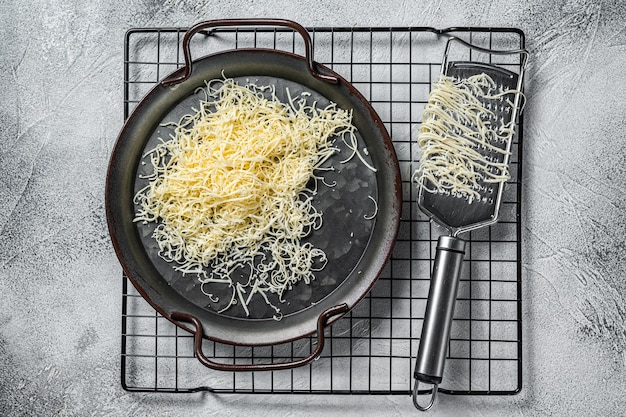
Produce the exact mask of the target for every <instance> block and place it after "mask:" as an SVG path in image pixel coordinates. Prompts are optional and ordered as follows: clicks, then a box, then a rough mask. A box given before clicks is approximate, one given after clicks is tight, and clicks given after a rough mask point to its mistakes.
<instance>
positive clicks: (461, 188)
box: [414, 73, 517, 203]
mask: <svg viewBox="0 0 626 417" xmlns="http://www.w3.org/2000/svg"><path fill="white" fill-rule="evenodd" d="M515 93H517V91H514V90H506V91H504V90H502V88H500V87H497V86H496V83H495V82H494V81H493V79H492V78H491V77H489V76H488V75H486V74H484V73H483V74H478V75H475V76H472V77H469V78H467V79H463V80H457V79H454V78H451V77H447V76H441V77H440V79H439V80H438V81H437V82H435V83H434V85H433V90H432V92H431V93H430V96H429V101H428V103H427V105H426V107H425V108H424V112H423V116H422V125H421V127H420V130H419V135H418V144H419V146H420V148H421V151H422V154H421V157H420V166H419V169H418V170H417V171H416V172H415V174H414V180H415V181H417V182H418V183H419V184H420V185H421V186H422V187H423V188H424V189H425V190H426V191H428V192H431V193H445V194H449V195H454V196H457V197H461V198H466V199H468V200H469V202H470V203H471V202H472V201H474V200H478V201H483V200H485V201H486V199H487V197H485V194H487V193H485V191H486V187H487V186H488V185H480V183H481V182H482V183H483V184H498V183H501V182H505V181H506V180H507V179H508V178H509V170H508V164H505V163H499V162H498V160H499V159H500V158H494V157H493V156H491V157H490V156H488V155H485V154H486V153H488V152H492V153H494V154H496V155H508V154H509V151H508V150H507V149H506V146H504V147H503V146H502V144H503V143H507V142H508V141H509V140H510V138H511V136H512V135H513V133H514V129H513V126H514V121H513V120H511V121H510V122H508V123H503V121H502V120H501V119H500V120H496V119H495V114H494V112H493V111H491V110H490V109H489V108H487V107H485V105H484V104H483V103H484V101H485V100H496V102H498V101H499V102H500V103H501V104H500V105H501V106H504V104H502V102H503V101H504V100H505V99H506V96H507V95H510V94H515ZM512 105H513V104H512V103H510V101H508V100H507V106H512ZM488 106H490V104H489V105H488ZM503 108H504V107H503ZM498 124H499V126H497V125H498ZM494 125H496V126H497V127H496V126H494ZM497 144H500V146H497ZM485 150H487V151H488V152H485Z"/></svg>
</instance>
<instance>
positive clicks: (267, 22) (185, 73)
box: [161, 19, 338, 86]
mask: <svg viewBox="0 0 626 417" xmlns="http://www.w3.org/2000/svg"><path fill="white" fill-rule="evenodd" d="M232 26H277V27H284V28H290V29H293V30H294V31H296V32H298V33H299V34H300V35H301V36H302V40H303V41H304V48H305V58H306V61H307V66H308V68H309V72H310V73H311V75H313V76H314V77H315V78H317V79H319V80H322V81H326V82H329V83H336V82H337V81H338V80H337V78H336V77H333V76H331V75H325V74H321V73H320V72H318V71H317V70H316V69H315V63H314V62H313V42H312V41H311V37H310V36H309V32H308V31H307V30H306V29H305V28H304V27H303V26H301V25H300V24H299V23H296V22H294V21H292V20H286V19H219V20H208V21H205V22H200V23H197V24H195V25H194V26H192V27H191V28H189V30H187V31H186V32H185V36H184V37H183V45H182V47H183V55H184V57H185V66H184V67H183V69H182V74H180V75H171V76H169V77H167V78H165V79H164V80H163V81H161V84H163V85H165V86H170V85H174V84H178V83H181V82H183V81H185V80H186V79H187V78H188V77H189V75H190V74H191V68H192V65H193V62H192V59H191V50H190V46H189V45H190V43H191V38H192V37H193V36H194V35H195V34H197V33H198V32H201V31H205V30H207V29H212V28H217V27H232Z"/></svg>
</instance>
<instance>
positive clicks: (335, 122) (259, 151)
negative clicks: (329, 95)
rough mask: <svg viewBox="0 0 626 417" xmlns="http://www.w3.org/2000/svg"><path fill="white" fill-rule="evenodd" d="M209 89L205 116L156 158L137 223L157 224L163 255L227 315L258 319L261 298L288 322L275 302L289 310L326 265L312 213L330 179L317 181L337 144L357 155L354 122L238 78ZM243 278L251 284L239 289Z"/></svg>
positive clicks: (180, 126)
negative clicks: (296, 292) (254, 304)
mask: <svg viewBox="0 0 626 417" xmlns="http://www.w3.org/2000/svg"><path fill="white" fill-rule="evenodd" d="M202 90H203V91H204V92H205V94H206V98H205V100H202V101H201V102H200V106H199V108H198V109H192V110H193V113H191V114H187V115H185V116H184V117H182V119H181V120H180V121H179V122H178V123H177V124H175V125H174V126H173V130H174V132H173V134H172V135H170V136H171V137H170V140H167V141H165V140H161V143H159V144H158V146H156V147H155V148H154V149H153V150H151V151H149V152H147V153H146V156H145V157H146V158H148V159H149V161H150V162H151V164H152V167H153V170H154V171H153V173H152V174H151V175H149V176H148V177H146V178H147V180H148V185H147V186H146V187H145V188H144V189H142V190H140V191H139V192H138V193H137V194H136V196H135V203H136V205H137V207H138V209H137V212H136V217H135V221H138V222H145V223H148V222H155V223H157V225H156V228H155V229H154V233H153V238H154V239H156V242H157V243H158V247H159V250H160V253H159V255H160V256H161V257H162V258H163V259H165V260H166V261H168V262H172V263H174V264H175V269H176V270H178V271H181V272H182V273H183V274H187V273H196V274H198V275H199V277H200V281H201V282H202V291H203V292H204V293H205V294H206V295H207V296H208V297H209V299H210V300H211V301H212V302H214V303H218V302H219V303H220V306H221V310H220V312H224V311H226V310H228V309H229V308H231V307H232V306H233V305H237V304H240V305H241V306H242V308H243V310H244V312H245V315H246V316H249V315H250V314H251V313H250V311H249V305H250V302H251V300H252V299H253V298H255V297H261V298H262V299H264V300H265V302H266V303H267V304H268V305H270V306H271V308H272V309H273V311H274V313H275V314H274V318H275V319H280V317H281V314H282V313H281V311H280V308H278V307H277V306H276V305H275V304H276V302H272V301H270V299H269V298H268V294H274V296H275V297H277V299H278V300H279V302H283V301H284V296H285V294H286V293H287V291H288V290H290V289H291V288H292V287H293V286H294V285H295V284H296V283H298V282H301V281H302V282H305V283H309V282H310V281H311V280H313V279H314V272H316V271H318V270H320V269H322V268H323V267H324V266H325V265H326V262H327V257H326V254H325V253H324V251H322V250H321V249H318V248H315V247H313V245H312V244H311V243H308V242H303V241H302V239H303V238H305V237H306V236H308V235H310V234H311V233H312V232H313V231H314V230H317V229H319V228H320V227H321V225H322V213H321V212H320V211H318V210H317V209H316V208H315V207H314V205H313V204H312V202H313V197H314V195H315V194H316V190H317V187H318V180H319V179H322V177H321V176H316V175H315V172H316V170H325V169H327V168H323V167H322V165H323V164H324V163H325V162H326V161H327V160H328V159H329V158H330V157H331V156H332V155H333V154H335V153H336V152H338V148H337V147H336V146H335V145H334V138H337V137H339V138H342V140H343V141H344V142H345V143H347V144H350V146H349V147H350V149H351V150H352V151H354V150H355V149H356V137H355V131H356V128H355V127H354V126H353V125H352V114H351V112H349V111H346V110H343V109H340V108H338V107H337V106H336V105H335V104H334V103H331V104H330V105H328V106H327V107H325V108H321V109H320V108H317V105H316V104H315V103H314V104H312V105H310V104H307V100H306V95H300V96H299V97H296V98H293V97H291V95H289V92H288V90H287V94H288V95H289V98H288V100H287V101H288V103H282V102H281V101H280V100H278V98H277V97H276V93H275V90H274V87H268V86H257V85H254V84H248V85H245V86H241V85H239V84H238V83H237V82H235V81H234V80H233V79H228V78H224V79H219V80H213V81H210V82H207V84H206V88H203V89H202ZM354 153H356V152H353V154H354ZM322 183H323V184H324V185H327V186H331V185H332V184H327V183H326V182H324V181H323V179H322ZM236 271H237V274H239V275H241V274H242V271H246V273H245V274H246V275H247V276H246V277H244V279H243V280H241V279H237V280H235V279H234V278H233V276H234V275H236ZM215 286H226V288H228V293H229V294H230V300H219V297H217V296H215V295H214V293H216V292H218V291H214V290H212V289H215V288H216V287H215Z"/></svg>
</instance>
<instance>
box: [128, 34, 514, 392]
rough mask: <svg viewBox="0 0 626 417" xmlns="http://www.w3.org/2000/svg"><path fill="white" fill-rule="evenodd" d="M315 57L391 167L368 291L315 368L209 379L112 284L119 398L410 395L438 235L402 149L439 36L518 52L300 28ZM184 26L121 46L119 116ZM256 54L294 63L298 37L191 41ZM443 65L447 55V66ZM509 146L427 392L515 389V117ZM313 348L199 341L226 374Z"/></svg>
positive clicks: (161, 326) (196, 48) (493, 38)
mask: <svg viewBox="0 0 626 417" xmlns="http://www.w3.org/2000/svg"><path fill="white" fill-rule="evenodd" d="M309 31H310V34H311V37H312V40H313V44H314V59H315V60H316V61H317V62H319V63H322V64H325V65H327V66H329V67H330V68H332V69H333V70H334V71H336V72H338V73H339V74H341V75H342V76H343V77H344V78H346V79H347V80H348V81H350V82H351V83H352V84H353V85H354V86H355V87H356V88H357V89H359V90H360V92H361V93H362V94H363V95H364V96H365V97H366V98H367V99H368V100H369V101H370V102H371V103H372V105H373V106H374V108H375V109H376V111H377V112H378V114H379V115H380V116H381V118H382V119H383V121H384V123H385V126H386V128H387V130H388V131H389V133H390V135H391V137H392V140H393V143H394V146H395V149H396V153H397V155H398V159H399V161H400V167H401V175H402V191H403V210H402V220H401V226H400V232H399V238H398V241H397V244H396V246H395V249H394V251H393V253H392V256H391V259H390V261H389V262H388V265H387V266H386V268H385V270H384V271H383V273H382V275H381V276H380V278H379V280H378V281H377V283H376V284H375V285H374V287H373V289H372V290H371V292H370V294H369V295H368V296H367V297H366V298H365V299H363V300H362V301H361V302H360V303H359V304H358V305H357V306H356V307H355V308H354V309H353V310H352V311H351V312H350V313H349V314H347V315H346V316H345V317H344V318H342V319H340V320H339V321H337V322H336V323H335V324H334V325H333V326H331V327H330V329H329V330H327V333H328V334H327V342H326V346H325V348H324V352H323V354H322V356H321V357H320V359H318V360H316V361H314V362H313V363H311V364H310V365H306V366H302V367H299V368H295V369H292V370H286V371H271V372H267V371H266V372H236V373H230V372H220V371H214V370H211V369H208V368H205V367H204V366H203V365H201V364H200V363H199V362H198V361H197V360H196V358H194V355H193V336H192V335H191V334H189V333H187V332H186V331H184V330H181V329H179V328H178V327H176V326H174V325H173V324H171V323H170V322H169V321H168V320H166V319H165V318H163V317H162V316H161V315H159V314H158V313H156V312H155V311H154V309H153V308H152V307H151V306H150V305H149V304H148V303H147V302H146V301H145V300H144V299H143V298H142V297H141V296H140V295H139V294H138V293H137V292H136V291H135V289H134V287H133V286H132V285H131V284H129V280H128V279H127V278H126V277H123V294H122V308H123V309H122V333H121V359H122V360H121V382H122V386H123V387H124V389H126V390H129V391H151V392H194V391H204V390H206V391H212V392H218V393H300V394H302V393H317V394H406V395H409V394H410V393H411V387H412V383H413V377H412V373H413V367H414V358H415V355H416V353H417V349H418V343H419V337H420V333H421V326H422V321H423V314H424V310H425V305H426V297H427V295H428V288H429V279H430V271H431V267H432V260H433V258H434V254H435V244H436V241H437V238H438V236H439V235H440V234H442V233H443V230H441V229H440V228H439V227H438V226H436V225H435V224H433V223H431V222H429V220H428V219H427V218H426V217H425V216H424V215H422V214H421V213H420V212H419V210H418V208H417V204H416V197H417V191H416V188H415V186H414V184H412V182H411V176H412V173H413V171H414V170H415V168H416V166H417V163H418V161H419V149H418V146H417V144H416V143H415V141H414V139H415V137H416V133H417V131H418V129H419V126H420V122H421V113H422V110H423V107H424V105H425V103H426V102H427V99H428V94H429V92H430V86H431V83H432V81H434V80H435V79H436V78H437V76H438V74H439V71H440V62H441V60H442V54H443V51H444V46H445V41H446V39H447V37H448V36H449V35H453V36H457V37H460V38H462V39H464V40H466V41H468V42H470V43H472V44H475V45H477V46H482V47H483V48H489V49H518V48H523V47H524V35H523V33H522V32H521V31H519V30H516V29H509V28H452V29H446V30H435V29H432V28H425V27H414V28H411V27H407V28H380V27H374V28H358V27H351V28H343V27H342V28H311V29H309ZM184 33H185V29H184V28H142V29H131V30H129V31H128V32H127V34H126V38H125V58H124V116H125V118H126V117H128V115H129V113H130V112H131V111H132V109H133V108H134V106H135V105H136V104H137V103H138V102H139V101H140V100H141V98H142V97H143V96H144V95H145V94H146V93H147V92H148V91H149V90H150V88H152V87H153V86H154V85H155V83H157V82H158V81H159V80H161V79H163V78H164V77H165V76H166V75H168V74H169V73H170V72H172V71H173V70H175V69H176V68H178V67H180V66H181V65H182V64H183V57H182V54H181V51H180V44H181V40H182V36H183V35H184ZM248 47H265V48H274V49H280V50H286V51H291V52H295V53H299V54H303V53H304V51H303V46H302V41H301V40H300V39H299V37H298V36H296V35H295V34H293V33H291V32H290V31H285V30H281V29H270V28H254V29H253V28H245V29H235V28H230V29H225V30H219V31H212V32H206V33H204V36H198V37H197V39H196V38H194V40H193V41H192V48H193V49H192V51H193V54H194V55H195V56H196V57H200V56H203V55H206V54H208V53H212V52H217V51H221V50H227V49H236V48H248ZM455 54H456V55H455ZM449 59H450V60H451V61H452V60H455V59H458V60H466V61H481V62H489V63H492V64H496V65H500V66H503V67H505V68H508V69H511V70H513V71H516V72H519V69H520V57H518V56H512V57H506V56H496V55H491V54H484V53H478V52H476V51H470V50H459V51H454V50H451V51H450V55H449ZM518 126H519V129H518V133H517V135H516V137H515V139H514V142H513V148H512V153H513V155H512V159H511V180H510V181H509V183H508V184H507V186H506V188H505V193H504V198H503V202H502V207H501V214H500V216H501V217H500V220H499V222H498V223H497V224H496V225H494V226H491V227H489V228H485V229H481V230H479V231H474V232H470V233H469V234H468V235H469V236H468V235H466V236H465V237H466V238H467V239H468V245H467V252H466V256H465V261H464V266H463V272H462V276H461V281H460V286H459V292H458V301H457V304H456V309H455V313H454V321H453V325H452V330H451V336H450V342H449V345H448V355H447V357H448V359H447V361H446V369H445V374H444V378H443V381H444V382H443V384H442V385H441V387H440V392H444V393H448V394H473V395H507V394H515V393H517V392H519V391H520V389H521V387H522V369H521V368H522V367H521V362H522V333H521V304H522V300H521V218H520V195H521V184H520V180H521V172H520V171H521V169H520V168H521V155H522V140H521V138H522V120H521V119H520V120H519V123H518ZM314 344H315V338H314V337H312V338H311V337H306V338H303V339H300V340H298V341H295V342H291V343H286V344H281V345H275V346H267V347H265V346H262V347H240V346H238V347H236V346H230V345H223V344H220V343H215V342H211V341H208V340H206V341H204V352H205V354H206V355H207V356H209V357H211V358H212V359H214V360H216V361H223V362H227V363H267V362H268V361H269V362H273V361H282V360H293V359H296V358H300V357H302V356H305V355H306V354H307V353H309V352H310V351H311V349H312V348H313V347H314Z"/></svg>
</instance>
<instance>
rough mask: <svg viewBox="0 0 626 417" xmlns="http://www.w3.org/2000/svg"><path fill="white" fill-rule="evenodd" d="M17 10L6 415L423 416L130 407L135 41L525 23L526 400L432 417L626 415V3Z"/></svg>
mask: <svg viewBox="0 0 626 417" xmlns="http://www.w3.org/2000/svg"><path fill="white" fill-rule="evenodd" d="M84 3H85V2H83V1H78V0H76V1H64V0H48V1H39V0H22V1H6V0H5V1H2V2H0V97H1V98H0V103H1V105H0V416H7V417H8V416H56V415H60V416H188V415H197V416H203V415H220V416H231V415H232V416H240V415H255V416H256V415H272V416H281V415H315V414H319V413H324V414H325V415H342V416H352V415H354V416H361V415H368V414H371V415H412V414H416V413H417V411H416V410H415V409H414V408H413V405H412V403H411V401H410V398H408V397H404V396H392V397H380V396H375V397H367V396H350V397H341V396H325V397H323V398H320V397H315V396H270V395H266V396H254V395H245V396H239V395H223V396H212V395H208V394H193V395H161V394H158V395H156V394H132V393H127V392H125V391H123V390H122V388H121V386H120V383H119V351H120V335H119V332H120V330H119V326H120V311H121V297H120V294H121V280H120V274H121V268H120V266H119V264H118V262H117V259H116V257H115V255H114V253H113V250H112V248H111V245H110V241H109V237H108V232H107V228H106V223H105V214H104V207H103V196H104V179H105V174H106V166H107V163H108V158H109V152H110V151H111V148H112V145H113V143H114V140H115V138H116V136H117V133H118V131H119V129H120V128H121V126H122V123H123V113H122V111H123V109H122V97H123V91H122V80H123V78H122V70H123V67H122V64H123V57H122V52H123V36H124V33H125V31H126V30H127V29H129V28H131V27H144V26H189V25H191V24H193V23H195V22H197V21H200V20H206V19H214V18H225V17H229V18H232V17H280V18H288V19H292V20H296V21H298V22H299V23H301V24H303V25H305V26H352V25H356V26H420V25H428V26H434V27H438V28H444V27H448V26H511V27H518V28H520V29H522V30H523V31H524V32H525V33H526V36H527V46H528V49H529V50H530V52H531V61H530V67H529V69H528V78H527V84H526V92H527V96H528V105H527V107H526V110H525V111H526V113H525V132H524V166H523V173H524V174H523V175H524V178H523V183H524V188H523V212H522V216H523V225H524V230H523V254H524V256H523V294H522V295H523V331H524V333H523V343H524V345H523V346H524V357H523V364H524V381H523V386H524V388H523V391H522V392H521V393H520V394H519V395H517V396H514V397H465V396H460V397H456V396H455V397H443V396H442V400H441V401H439V403H438V404H437V406H436V409H435V410H433V411H431V412H430V413H429V414H431V415H481V416H482V415H488V416H508V415H528V416H541V415H555V416H569V415H571V416H578V415H590V416H600V415H602V416H621V415H626V394H625V393H626V373H625V371H626V324H625V322H626V221H625V219H624V213H625V210H626V200H625V199H624V194H625V192H626V187H625V186H624V180H625V179H626V149H625V147H624V145H625V144H626V71H625V68H626V4H624V3H623V2H619V1H608V0H600V1H598V0H595V1H594V0H569V1H553V2H545V1H543V0H535V1H516V2H506V1H500V0H495V1H476V0H473V1H472V0H463V1H450V2H444V1H441V0H435V1H408V0H406V1H398V2H391V1H370V0H360V1H326V0H325V1H318V2H315V1H309V2H306V3H300V2H296V1H288V2H286V1H261V0H258V1H255V0H249V1H234V0H225V1H191V0H189V1H184V0H183V1H154V0H112V1H101V2H99V3H96V2H91V3H88V4H84Z"/></svg>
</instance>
